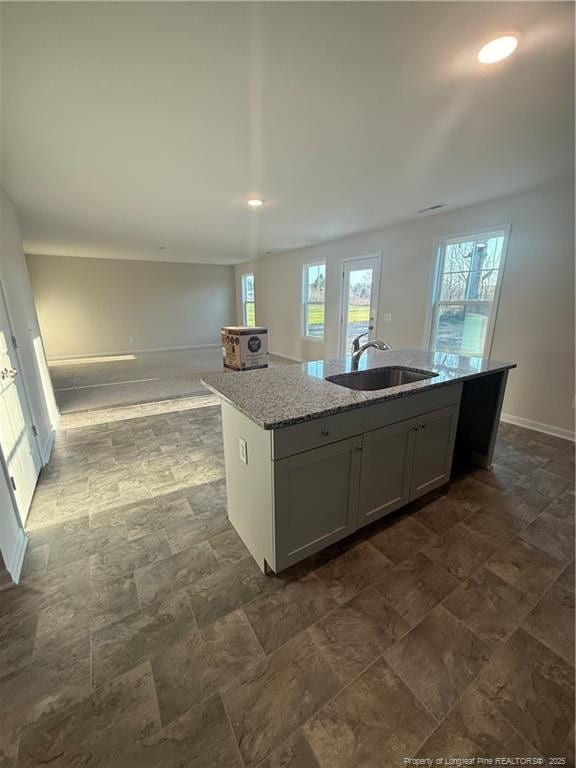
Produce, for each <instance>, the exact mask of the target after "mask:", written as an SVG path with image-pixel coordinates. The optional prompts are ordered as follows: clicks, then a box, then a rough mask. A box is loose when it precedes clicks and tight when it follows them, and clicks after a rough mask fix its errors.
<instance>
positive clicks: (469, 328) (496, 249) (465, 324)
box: [430, 231, 506, 357]
mask: <svg viewBox="0 0 576 768" xmlns="http://www.w3.org/2000/svg"><path fill="white" fill-rule="evenodd" d="M505 239H506V233H505V232H504V231H499V232H484V233H482V234H479V235H470V236H469V237H467V236H466V237H460V238H458V239H456V238H454V239H450V240H445V241H443V242H442V243H441V244H440V248H439V250H438V267H437V273H436V283H435V287H434V296H433V305H432V321H431V327H430V348H431V349H434V350H438V351H440V352H453V353H455V354H463V355H482V356H484V357H488V356H489V355H490V346H491V343H492V331H493V327H494V319H495V315H496V308H497V305H498V293H499V289H500V280H501V275H502V267H503V262H504V243H505Z"/></svg>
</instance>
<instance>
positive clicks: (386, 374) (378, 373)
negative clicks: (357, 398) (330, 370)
mask: <svg viewBox="0 0 576 768" xmlns="http://www.w3.org/2000/svg"><path fill="white" fill-rule="evenodd" d="M434 376H438V374H437V373H432V371H421V370H414V369H412V368H402V367H401V366H390V367H388V368H371V369H370V370H369V371H352V372H351V373H339V374H337V375H336V376H327V377H326V381H331V382H332V383H333V384H338V385H339V386H341V387H348V389H359V390H362V391H363V392H366V391H368V390H374V389H388V388H389V387H399V386H401V385H402V384H412V383H414V382H415V381H422V380H423V379H432V378H433V377H434Z"/></svg>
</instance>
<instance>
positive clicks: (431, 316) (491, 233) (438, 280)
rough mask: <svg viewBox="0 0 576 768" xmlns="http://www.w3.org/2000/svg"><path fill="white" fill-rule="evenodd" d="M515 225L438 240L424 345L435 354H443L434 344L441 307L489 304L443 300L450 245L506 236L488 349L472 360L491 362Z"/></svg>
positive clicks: (486, 343)
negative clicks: (446, 259)
mask: <svg viewBox="0 0 576 768" xmlns="http://www.w3.org/2000/svg"><path fill="white" fill-rule="evenodd" d="M510 229H511V224H510V223H509V222H508V223H506V224H501V225H497V226H493V227H483V228H481V229H470V230H466V231H463V232H458V233H454V234H450V235H445V236H442V237H439V238H437V239H436V240H435V254H436V256H435V263H434V271H433V279H432V290H431V291H430V292H429V301H428V312H427V319H426V330H425V337H424V346H425V348H426V349H428V350H429V351H431V352H436V351H438V353H439V354H443V352H442V350H436V349H435V348H434V344H435V341H436V333H435V330H436V325H437V324H436V322H435V321H436V317H437V313H438V308H439V306H440V305H442V306H444V305H450V304H453V305H457V306H463V305H464V306H472V305H477V304H486V303H487V302H486V301H485V300H482V299H459V300H454V301H440V300H439V293H440V287H441V284H442V275H443V271H444V259H445V256H446V246H447V245H451V244H453V243H459V242H462V241H465V240H467V239H468V240H478V239H480V238H482V239H486V240H487V239H489V238H490V237H503V238H504V241H503V243H502V253H501V257H500V266H499V268H498V278H497V280H496V286H495V288H494V298H493V299H492V301H491V306H490V314H489V315H488V322H487V324H486V335H485V337H484V346H483V348H482V352H481V353H480V354H479V355H471V357H478V356H480V357H484V358H486V359H490V356H491V354H492V345H493V341H494V330H495V327H496V318H497V315H498V307H499V303H500V291H501V288H502V280H503V277H504V270H505V267H506V257H507V255H508V242H509V240H510ZM453 354H468V353H465V352H460V353H453Z"/></svg>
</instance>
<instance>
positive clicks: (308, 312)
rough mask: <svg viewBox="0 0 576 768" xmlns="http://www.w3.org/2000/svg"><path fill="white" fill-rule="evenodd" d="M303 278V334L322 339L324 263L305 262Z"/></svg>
mask: <svg viewBox="0 0 576 768" xmlns="http://www.w3.org/2000/svg"><path fill="white" fill-rule="evenodd" d="M303 280H304V285H303V291H302V293H303V297H302V298H303V311H304V313H303V335H304V336H308V337H310V338H314V339H323V338H324V307H325V294H326V264H307V265H306V266H305V267H304V275H303Z"/></svg>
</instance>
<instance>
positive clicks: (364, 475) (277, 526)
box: [202, 350, 515, 572]
mask: <svg viewBox="0 0 576 768" xmlns="http://www.w3.org/2000/svg"><path fill="white" fill-rule="evenodd" d="M514 367H515V364H514V363H499V362H494V361H490V360H487V359H484V358H480V357H472V356H465V355H455V354H450V353H445V352H426V351H421V350H399V351H386V352H381V351H376V350H369V351H368V352H367V354H365V355H364V356H363V357H362V358H361V360H360V364H359V366H358V368H359V370H358V371H354V370H352V361H351V358H345V359H339V360H319V361H314V362H309V363H302V364H297V365H285V366H278V367H276V368H271V369H267V370H261V371H246V372H242V373H229V372H226V373H218V374H212V375H207V376H205V377H203V379H202V382H203V384H204V385H205V386H206V387H207V388H208V389H210V390H211V391H212V392H215V393H216V394H217V395H219V397H220V398H221V403H222V425H223V431H224V455H225V464H226V487H227V494H228V516H229V518H230V522H231V523H232V525H233V526H234V528H235V529H236V530H237V532H238V534H239V535H240V537H241V538H242V540H243V541H244V543H245V544H246V546H247V548H248V549H249V551H250V552H251V554H252V556H253V557H254V559H255V560H256V562H257V563H258V565H259V567H260V568H261V569H262V571H264V572H266V571H267V570H272V571H274V572H278V571H281V570H283V569H285V568H287V567H289V566H290V565H293V564H294V563H297V562H299V561H300V560H303V559H304V558H306V557H308V556H309V555H312V554H314V553H315V552H318V551H319V550H321V549H323V548H324V547H326V546H328V545H330V544H333V543H334V542H336V541H338V540H339V539H342V538H344V537H345V536H348V535H350V534H351V533H353V532H354V531H356V530H357V529H358V528H361V527H363V526H365V525H368V524H370V523H372V522H373V521H375V520H378V519H379V518H381V517H383V516H384V515H386V514H390V513H391V512H393V511H394V510H396V509H399V508H400V507H402V506H404V505H406V504H408V503H409V502H410V501H413V500H414V499H416V498H419V497H420V496H422V495H424V494H425V493H428V492H429V491H431V490H433V489H435V488H438V487H439V486H441V485H443V484H444V483H447V482H448V481H449V480H450V475H451V473H452V471H453V468H454V467H456V466H458V467H465V466H469V465H478V466H481V467H485V468H488V467H490V465H491V463H492V455H493V451H494V443H495V440H496V434H497V430H498V424H499V420H500V412H501V408H502V400H503V397H504V391H505V387H506V381H507V375H508V371H509V369H511V368H514ZM398 382H399V383H398Z"/></svg>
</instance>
